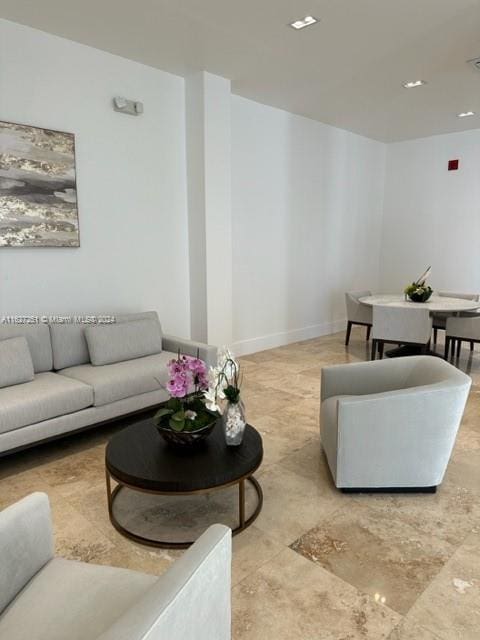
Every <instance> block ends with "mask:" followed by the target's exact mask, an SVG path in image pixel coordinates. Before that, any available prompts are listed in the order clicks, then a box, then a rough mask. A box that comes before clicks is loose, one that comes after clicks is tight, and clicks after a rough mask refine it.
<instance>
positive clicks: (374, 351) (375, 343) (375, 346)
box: [370, 340, 377, 360]
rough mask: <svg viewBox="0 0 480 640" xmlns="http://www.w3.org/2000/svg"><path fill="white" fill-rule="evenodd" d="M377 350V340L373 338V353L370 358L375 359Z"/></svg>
mask: <svg viewBox="0 0 480 640" xmlns="http://www.w3.org/2000/svg"><path fill="white" fill-rule="evenodd" d="M376 352H377V341H376V340H372V355H371V356H370V360H375V357H376Z"/></svg>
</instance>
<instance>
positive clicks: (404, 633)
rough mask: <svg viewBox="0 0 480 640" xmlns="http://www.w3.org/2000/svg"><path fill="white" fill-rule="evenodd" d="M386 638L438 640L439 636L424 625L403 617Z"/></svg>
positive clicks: (389, 639)
mask: <svg viewBox="0 0 480 640" xmlns="http://www.w3.org/2000/svg"><path fill="white" fill-rule="evenodd" d="M388 640H440V638H439V637H438V636H437V635H435V634H434V633H432V632H431V631H429V630H428V629H425V627H420V626H419V625H417V624H412V623H411V622H409V620H407V619H404V620H402V622H400V624H399V625H398V626H397V627H395V629H394V630H393V631H392V633H391V634H390V635H389V636H388Z"/></svg>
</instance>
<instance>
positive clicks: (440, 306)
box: [359, 293, 480, 315]
mask: <svg viewBox="0 0 480 640" xmlns="http://www.w3.org/2000/svg"><path fill="white" fill-rule="evenodd" d="M359 302H361V303H362V304H366V305H368V306H369V307H375V306H378V307H401V308H403V309H405V308H407V307H417V308H418V307H420V308H425V309H428V310H429V311H431V312H432V313H451V314H452V315H456V314H458V313H461V312H462V311H475V310H476V309H480V301H479V300H466V299H465V298H449V297H447V296H435V295H432V296H431V297H430V298H429V299H428V300H427V301H426V302H412V301H411V300H406V299H405V295H404V294H399V293H398V294H387V295H373V296H365V297H364V298H360V299H359Z"/></svg>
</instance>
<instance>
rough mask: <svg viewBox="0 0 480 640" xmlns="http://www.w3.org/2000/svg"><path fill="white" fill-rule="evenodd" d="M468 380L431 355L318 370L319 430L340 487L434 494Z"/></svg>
mask: <svg viewBox="0 0 480 640" xmlns="http://www.w3.org/2000/svg"><path fill="white" fill-rule="evenodd" d="M470 386H471V379H470V377H469V376H467V375H465V374H464V373H462V372H461V371H459V370H458V369H456V368H455V367H453V366H452V365H450V364H449V363H448V362H445V361H444V360H442V359H441V358H436V357H434V356H411V357H406V358H393V359H391V360H379V361H374V362H360V363H354V364H346V365H336V366H331V367H325V368H324V369H322V387H321V410H320V432H321V442H322V446H323V450H324V452H325V455H326V457H327V460H328V464H329V467H330V470H331V472H332V476H333V479H334V482H335V485H336V486H337V487H338V488H341V489H342V490H344V491H359V490H362V489H363V490H369V491H372V490H386V489H387V490H397V491H398V490H403V491H405V490H406V491H408V490H410V491H413V490H415V491H424V492H427V491H428V492H434V491H435V490H436V487H437V485H439V484H440V483H441V482H442V480H443V476H444V474H445V470H446V468H447V464H448V461H449V459H450V455H451V452H452V448H453V445H454V443H455V437H456V434H457V430H458V427H459V425H460V421H461V419H462V415H463V411H464V408H465V403H466V401H467V397H468V393H469V390H470Z"/></svg>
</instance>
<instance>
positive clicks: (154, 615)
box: [97, 524, 232, 640]
mask: <svg viewBox="0 0 480 640" xmlns="http://www.w3.org/2000/svg"><path fill="white" fill-rule="evenodd" d="M231 538H232V534H231V531H230V529H229V528H228V527H225V526H223V525H219V524H216V525H213V526H212V527H210V528H209V529H208V530H207V531H206V532H205V533H204V534H203V535H202V536H201V537H200V538H199V540H197V542H196V543H195V544H194V545H193V546H192V547H191V548H190V549H189V550H188V551H187V552H186V553H185V554H184V555H183V556H182V557H181V558H180V560H178V561H177V562H176V563H175V564H174V565H173V567H172V568H171V569H170V570H169V571H168V572H167V573H166V574H164V575H163V576H161V577H160V578H159V580H158V581H157V582H156V583H155V584H154V585H153V586H152V587H151V588H150V589H149V590H148V591H147V593H146V594H145V596H143V598H141V600H140V601H139V602H137V603H136V604H135V605H134V606H133V607H132V608H131V609H129V610H128V611H126V612H125V614H124V615H123V616H122V617H121V618H119V620H117V622H116V623H115V624H114V625H113V626H112V627H110V629H108V631H106V632H105V633H103V634H102V635H101V636H100V637H99V638H98V639H97V640H173V639H175V640H193V638H195V640H230V638H231V609H230V606H231V605H230V586H231V585H230V583H231V578H230V571H231V552H232V551H231V547H232V540H231Z"/></svg>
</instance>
